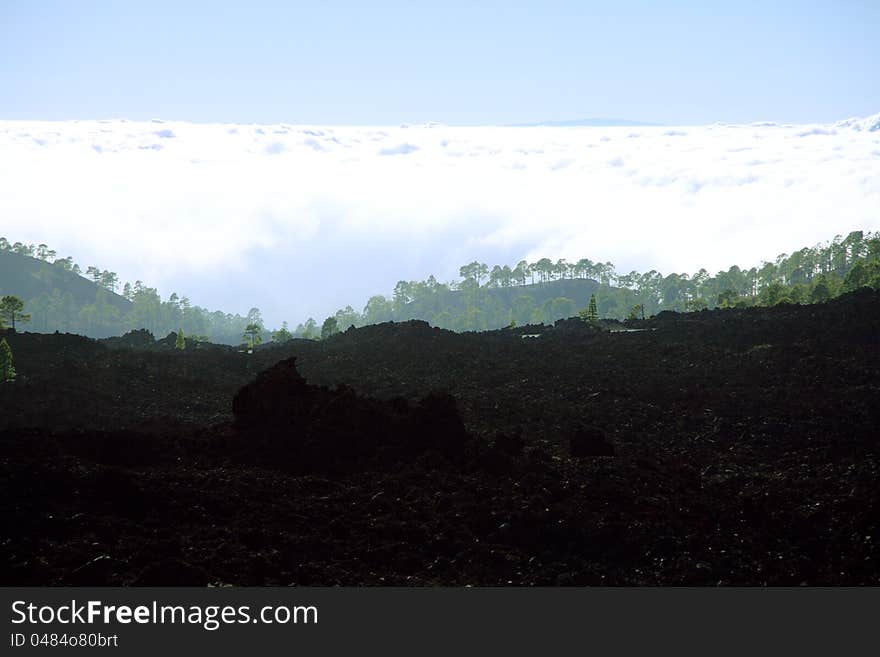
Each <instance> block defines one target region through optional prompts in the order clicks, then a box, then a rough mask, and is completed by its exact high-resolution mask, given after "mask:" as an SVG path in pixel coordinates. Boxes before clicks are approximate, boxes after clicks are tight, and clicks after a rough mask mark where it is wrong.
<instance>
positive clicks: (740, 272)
mask: <svg viewBox="0 0 880 657" xmlns="http://www.w3.org/2000/svg"><path fill="white" fill-rule="evenodd" d="M0 250H8V251H12V252H14V253H18V254H19V255H26V256H29V257H33V258H36V259H38V260H43V261H46V262H48V263H50V264H51V265H52V266H53V267H60V268H62V269H64V270H65V271H70V272H71V273H74V274H77V275H80V276H83V275H84V276H86V277H88V278H90V279H91V280H92V281H93V282H94V283H95V284H96V286H97V292H96V294H95V299H94V301H93V302H92V303H89V304H86V305H81V304H77V303H76V302H75V301H74V299H73V297H72V295H70V293H69V292H64V291H63V290H60V289H58V288H56V289H53V290H52V291H51V293H43V294H41V295H39V296H38V297H36V298H33V299H29V300H28V301H27V307H28V312H29V314H30V317H31V322H32V323H31V327H32V329H33V330H36V331H42V332H48V331H54V330H59V331H67V332H74V333H83V334H85V335H91V336H95V337H104V336H110V335H121V334H123V333H125V332H128V331H130V330H134V329H146V330H148V331H150V332H151V333H153V334H154V335H156V336H163V335H166V334H168V333H170V332H177V333H185V334H186V336H187V338H190V339H193V340H196V341H202V340H210V341H212V342H219V343H226V344H241V343H242V342H244V343H247V344H248V345H249V346H251V347H253V346H256V345H257V344H259V343H260V342H261V341H262V336H263V334H264V333H266V334H267V337H271V339H272V340H274V341H286V340H289V339H292V338H305V339H326V338H328V337H330V336H332V335H334V334H335V333H337V332H339V331H341V330H345V329H347V328H348V327H350V326H355V327H360V326H365V325H369V324H377V323H381V322H386V321H406V320H410V319H420V320H425V321H427V322H429V323H431V324H432V325H434V326H439V327H441V328H446V329H450V330H455V331H479V330H488V329H495V328H502V327H505V326H510V325H525V324H541V323H545V324H549V323H553V322H554V321H556V320H558V319H563V318H567V317H573V316H576V315H578V314H582V315H583V316H586V315H585V313H589V312H592V313H597V314H598V316H599V317H602V318H610V319H619V320H623V319H627V318H639V317H642V318H643V317H646V316H651V315H654V314H656V313H658V312H660V311H662V310H674V311H681V312H685V311H698V310H702V309H704V308H715V307H722V308H726V307H747V306H756V305H757V306H770V305H775V304H778V303H820V302H823V301H827V300H828V299H831V298H834V297H836V296H838V295H839V294H842V293H844V292H847V291H850V290H853V289H856V288H859V287H864V286H870V287H874V288H880V232H875V233H870V232H867V233H866V232H863V231H853V232H851V233H849V234H848V235H847V236H846V237H842V236H840V235H838V236H836V237H835V238H834V239H833V240H831V241H829V242H826V243H822V244H817V245H816V246H813V247H804V248H801V249H799V250H796V251H793V252H792V253H790V254H786V253H783V254H781V255H779V256H778V257H777V258H775V260H773V261H765V262H762V263H761V264H760V265H758V266H755V267H752V268H750V269H741V268H740V267H738V266H736V265H734V266H732V267H730V268H729V269H728V270H726V271H719V272H717V273H715V274H714V275H711V274H709V272H708V271H707V270H705V269H700V270H699V271H697V272H695V273H693V274H687V273H670V274H666V275H663V274H661V273H660V272H658V271H656V270H651V271H648V272H644V273H640V272H637V271H630V272H629V273H626V274H621V273H618V272H617V271H616V270H615V267H614V265H613V263H611V262H593V261H592V260H590V259H587V258H584V259H580V260H577V261H576V262H568V261H566V260H564V259H559V260H555V261H553V260H551V259H550V258H541V259H538V260H536V261H534V262H531V263H530V262H527V261H526V260H521V261H519V262H517V263H516V264H515V265H512V266H511V265H494V266H491V267H490V266H489V265H487V264H486V263H481V262H477V261H474V262H470V263H468V264H465V265H462V266H461V267H460V268H459V276H460V279H459V280H455V281H451V282H448V283H441V282H439V281H438V280H437V279H436V278H435V277H434V276H429V277H428V278H427V279H426V280H423V281H398V283H397V285H396V286H395V287H394V290H393V292H392V294H391V296H384V295H375V296H372V297H370V299H369V300H368V301H367V303H366V304H365V306H364V308H363V310H362V311H357V310H355V309H354V308H352V307H351V306H346V307H345V308H342V309H340V310H338V311H337V312H336V313H335V314H334V315H332V316H330V317H327V318H326V319H325V320H324V322H323V323H321V324H319V323H318V322H317V321H316V320H315V319H314V318H309V319H307V320H306V321H305V322H302V323H300V324H298V325H297V326H296V327H295V328H293V329H290V328H289V326H288V324H287V322H284V323H283V324H282V326H281V328H279V329H277V330H275V331H269V330H267V329H266V328H265V325H264V322H263V318H262V315H261V313H260V310H259V309H258V308H251V310H250V311H249V312H248V313H247V315H246V316H244V317H242V316H241V315H237V314H235V315H233V314H228V313H223V312H221V311H213V312H212V311H209V310H207V309H205V308H201V307H199V306H194V305H192V304H191V303H190V301H189V299H188V298H187V297H185V296H183V297H180V296H178V295H177V294H176V293H173V294H171V296H170V297H169V298H168V299H166V300H162V298H161V297H160V295H159V294H158V292H157V291H156V289H155V288H151V287H148V286H146V285H144V284H143V283H142V282H141V281H136V282H135V283H134V284H129V283H125V284H124V285H122V291H121V296H122V298H124V299H126V300H127V301H128V304H127V305H126V306H125V308H126V309H125V310H120V308H119V305H118V304H114V303H112V301H113V297H112V296H111V295H113V294H115V290H116V289H118V287H119V278H118V276H117V275H116V274H115V273H114V272H110V271H103V270H101V269H100V268H98V267H95V266H90V267H87V268H86V270H85V274H83V272H82V269H81V268H80V267H79V266H78V265H76V264H75V263H74V262H73V260H72V258H69V257H68V258H57V257H56V253H55V251H53V250H52V249H50V248H49V247H48V246H47V245H45V244H39V245H36V246H34V245H24V244H22V243H20V242H16V243H15V244H10V243H9V242H8V241H7V240H6V239H5V238H0ZM591 297H592V298H593V299H592V300H593V301H595V306H594V304H593V303H589V306H590V307H589V308H588V300H591Z"/></svg>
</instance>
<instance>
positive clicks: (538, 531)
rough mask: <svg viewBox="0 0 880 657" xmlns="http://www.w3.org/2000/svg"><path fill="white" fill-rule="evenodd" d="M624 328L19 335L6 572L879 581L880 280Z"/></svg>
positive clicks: (380, 579)
mask: <svg viewBox="0 0 880 657" xmlns="http://www.w3.org/2000/svg"><path fill="white" fill-rule="evenodd" d="M604 328H605V329H606V330H603V331H596V330H592V329H591V328H590V327H588V326H587V325H586V324H584V323H583V322H580V321H579V320H566V321H561V322H558V323H557V324H556V326H555V327H534V326H532V327H523V328H519V329H506V330H500V331H492V332H487V333H466V334H455V333H450V332H448V331H443V330H440V329H434V328H431V327H429V326H428V325H427V324H425V323H423V322H404V323H397V324H392V323H388V324H381V325H377V326H370V327H366V328H362V329H351V330H349V331H346V332H344V333H342V334H339V335H337V336H334V337H332V338H330V339H328V340H326V341H322V342H309V341H302V340H295V341H292V342H289V343H285V344H283V345H264V346H262V347H260V348H258V349H257V351H256V353H254V354H252V355H248V354H245V353H239V352H238V350H237V349H233V348H227V347H220V346H214V345H202V346H200V347H199V348H195V346H194V345H190V346H189V348H188V349H186V350H185V351H176V350H174V349H173V344H174V338H173V336H171V337H169V338H167V339H162V340H160V341H157V342H154V341H152V340H151V339H150V338H149V336H144V335H142V334H136V333H135V334H129V335H128V336H125V337H123V338H113V339H109V340H102V341H95V340H90V339H87V338H83V337H79V336H73V335H59V334H54V335H40V334H32V333H13V332H12V331H7V332H6V333H5V337H6V339H7V341H8V342H9V345H10V347H11V348H12V351H13V354H14V357H15V367H16V369H17V371H18V373H19V376H18V378H17V380H16V381H15V382H14V383H7V384H2V385H0V523H2V526H3V527H4V530H3V533H2V534H0V581H2V583H3V584H4V585H132V586H140V585H171V584H188V585H203V586H204V585H227V584H232V585H281V586H287V585H337V584H339V585H418V586H423V585H454V586H460V585H467V584H472V585H514V586H532V585H551V586H556V585H711V586H715V585H810V586H815V585H878V584H880V567H878V566H880V550H878V545H880V529H878V520H880V485H878V484H880V465H878V444H880V292H877V291H871V290H862V291H859V292H856V293H852V294H849V295H846V296H844V297H841V298H839V299H837V300H835V301H832V302H829V303H826V304H820V305H811V306H793V305H782V306H776V307H773V308H752V309H735V310H715V311H703V312H700V313H693V314H675V313H661V314H660V315H658V316H657V317H654V318H651V319H649V320H646V321H643V322H638V323H637V324H633V325H630V326H626V327H625V326H624V325H621V324H608V325H606V326H605V327H604ZM624 328H627V329H630V330H627V331H623V330H621V329H624ZM608 329H611V330H608ZM631 329H638V330H631ZM525 333H528V334H537V333H540V337H538V338H523V337H522V335H523V334H525Z"/></svg>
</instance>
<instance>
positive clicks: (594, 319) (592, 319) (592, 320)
mask: <svg viewBox="0 0 880 657" xmlns="http://www.w3.org/2000/svg"><path fill="white" fill-rule="evenodd" d="M578 315H580V318H581V319H582V320H584V321H585V322H587V323H589V324H597V323H598V322H599V310H598V309H597V308H596V295H595V294H591V295H590V305H589V306H588V307H587V309H586V310H582V311H580V312H579V313H578Z"/></svg>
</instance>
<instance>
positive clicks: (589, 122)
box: [516, 118, 663, 128]
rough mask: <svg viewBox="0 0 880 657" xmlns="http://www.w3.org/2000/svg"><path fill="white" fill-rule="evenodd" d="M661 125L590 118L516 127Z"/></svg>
mask: <svg viewBox="0 0 880 657" xmlns="http://www.w3.org/2000/svg"><path fill="white" fill-rule="evenodd" d="M662 125H663V124H662V123H648V122H647V121H630V120H628V119H606V118H591V119H569V120H565V121H541V122H539V123H518V124H516V127H522V128H537V127H542V126H546V127H550V128H568V127H577V126H592V127H614V126H619V127H631V126H662Z"/></svg>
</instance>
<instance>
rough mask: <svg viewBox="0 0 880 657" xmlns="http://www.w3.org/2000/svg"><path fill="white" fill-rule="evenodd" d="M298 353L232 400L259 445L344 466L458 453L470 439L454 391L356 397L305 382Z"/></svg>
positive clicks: (298, 460)
mask: <svg viewBox="0 0 880 657" xmlns="http://www.w3.org/2000/svg"><path fill="white" fill-rule="evenodd" d="M295 361H296V358H289V359H287V360H284V361H281V362H280V363H278V364H277V365H275V366H274V367H271V368H270V369H268V370H266V371H264V372H261V373H260V374H259V375H258V376H257V379H256V380H255V381H253V382H252V383H250V384H248V385H246V386H244V387H243V388H242V389H241V390H239V391H238V393H237V394H236V395H235V397H234V398H233V401H232V411H233V414H234V416H235V428H236V430H237V431H238V433H239V435H240V436H242V437H244V439H245V441H246V442H247V443H248V444H250V445H251V446H252V447H253V449H254V450H255V451H256V454H255V455H258V456H259V455H262V456H265V457H269V458H270V459H271V460H272V461H274V462H276V463H283V464H285V465H287V466H288V467H293V468H294V469H296V470H304V471H324V472H328V471H329V472H342V471H351V470H356V469H362V468H364V467H367V465H368V464H369V463H371V462H380V463H385V464H387V463H389V462H393V461H397V460H413V459H415V458H416V457H418V456H419V455H421V454H423V453H425V452H426V451H429V450H434V451H437V452H439V453H440V454H442V455H443V456H445V457H447V458H449V459H452V460H458V459H461V458H462V457H463V455H464V448H465V444H466V442H467V439H468V435H467V432H466V431H465V428H464V424H463V423H462V420H461V417H460V416H459V414H458V410H457V408H456V403H455V399H454V398H452V397H451V396H449V395H442V394H433V395H428V396H427V397H425V398H424V399H422V400H421V401H420V402H418V403H417V404H415V405H411V404H410V403H409V402H407V401H406V400H403V399H395V400H390V401H379V400H374V399H369V398H364V397H359V396H358V395H357V394H355V392H354V391H353V390H352V389H351V388H348V387H346V386H338V387H337V388H335V389H332V390H331V389H329V388H325V387H323V386H312V385H309V384H307V383H306V381H305V379H303V377H302V376H300V374H299V372H298V371H297V369H296V364H295Z"/></svg>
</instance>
